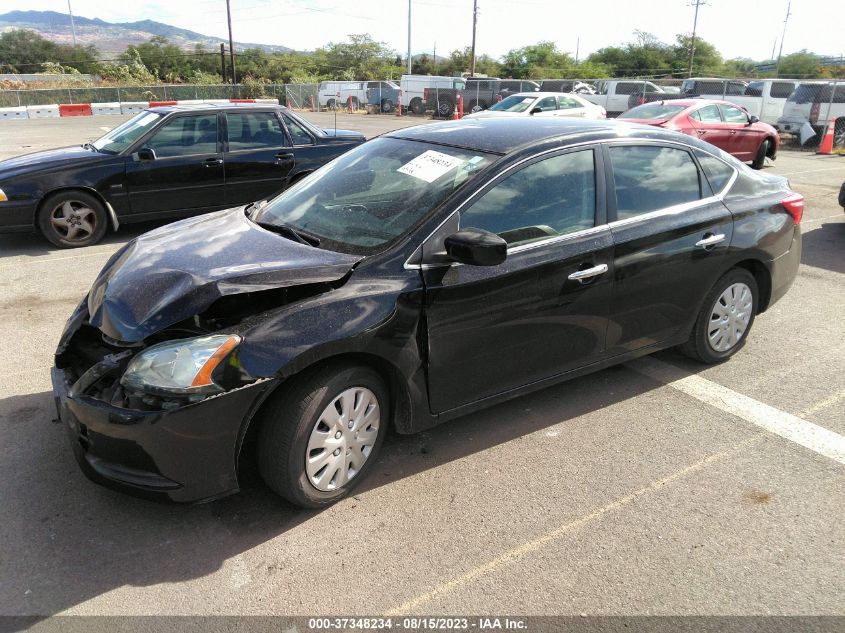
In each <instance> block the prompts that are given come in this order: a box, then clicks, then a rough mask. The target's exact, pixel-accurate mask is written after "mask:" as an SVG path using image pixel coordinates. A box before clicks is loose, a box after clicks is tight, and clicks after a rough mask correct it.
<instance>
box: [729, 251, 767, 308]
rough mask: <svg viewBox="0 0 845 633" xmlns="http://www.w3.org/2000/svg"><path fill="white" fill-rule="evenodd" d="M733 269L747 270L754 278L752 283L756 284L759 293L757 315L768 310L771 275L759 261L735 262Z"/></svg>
mask: <svg viewBox="0 0 845 633" xmlns="http://www.w3.org/2000/svg"><path fill="white" fill-rule="evenodd" d="M733 267H734V268H742V269H744V270H747V271H748V272H749V273H751V275H752V276H753V277H754V281H756V282H757V289H758V290H759V291H760V297H759V298H758V300H757V314H762V313H763V312H765V311H766V310H767V309H768V307H769V302H770V301H771V299H772V273H771V272H770V271H769V269H768V268H766V265H765V264H763V262H761V261H760V260H759V259H745V260H742V261H740V262H737V263H736V264H734V266H733Z"/></svg>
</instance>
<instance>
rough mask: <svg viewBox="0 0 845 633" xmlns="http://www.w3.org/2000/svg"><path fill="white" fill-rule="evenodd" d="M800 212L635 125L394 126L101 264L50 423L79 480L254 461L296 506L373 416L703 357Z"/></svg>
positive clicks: (59, 358)
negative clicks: (668, 356) (304, 173)
mask: <svg viewBox="0 0 845 633" xmlns="http://www.w3.org/2000/svg"><path fill="white" fill-rule="evenodd" d="M802 212H803V198H802V197H801V196H800V195H798V194H796V193H794V192H793V191H791V190H790V188H789V185H788V183H787V181H786V180H785V179H784V178H781V177H777V176H769V175H765V174H761V173H758V172H754V171H752V170H750V169H749V168H748V167H746V166H745V165H743V164H742V163H740V162H738V161H737V160H735V159H734V158H732V157H731V156H729V155H728V154H725V153H724V152H722V151H721V150H719V149H717V148H715V147H713V146H712V145H709V144H707V143H703V142H701V141H698V140H697V139H693V138H690V137H689V136H685V135H681V134H678V133H675V132H670V131H664V130H660V129H655V128H653V127H641V126H636V125H630V124H624V123H619V122H614V121H596V122H588V121H575V120H570V121H568V120H564V119H543V120H540V119H526V120H520V121H515V120H508V121H505V120H501V119H491V120H483V121H482V120H479V121H461V122H451V123H442V124H435V125H425V126H419V127H414V128H409V129H405V130H401V131H396V132H393V133H391V134H388V135H386V136H383V137H381V138H378V139H376V140H373V141H370V142H369V143H366V144H364V145H361V146H360V147H357V148H355V149H353V150H351V151H349V152H348V153H346V154H344V155H343V156H341V157H340V158H338V159H336V160H335V161H333V162H331V163H330V164H328V165H327V166H325V167H323V168H322V169H320V170H318V171H317V172H315V173H314V174H312V175H311V176H309V177H307V178H305V179H304V180H302V181H301V182H299V183H297V184H296V185H294V186H293V187H291V188H290V189H288V190H287V191H285V192H284V193H282V194H281V195H279V196H277V197H276V198H274V199H272V200H270V201H269V202H265V203H261V204H254V205H250V206H247V207H238V208H235V209H230V210H227V211H222V212H218V213H213V214H210V215H205V216H202V217H199V218H194V219H189V220H184V221H182V222H179V223H176V224H172V225H170V226H166V227H163V228H160V229H158V230H155V231H152V232H150V233H148V234H146V235H142V236H140V237H138V238H137V239H135V240H133V241H132V242H130V243H129V244H127V245H126V246H125V247H124V248H123V249H121V250H120V251H118V252H117V253H115V255H114V256H113V257H112V258H111V260H110V261H109V262H108V263H107V264H106V266H105V268H104V269H103V271H102V272H101V273H100V276H99V277H98V279H97V280H96V281H95V283H94V285H93V286H92V288H91V290H90V292H89V293H88V295H87V296H86V297H85V298H84V300H83V301H82V302H81V303H80V304H79V307H78V308H77V309H76V311H75V312H74V314H73V315H72V316H71V318H70V320H69V321H68V323H67V326H66V327H65V330H64V333H63V334H62V337H61V341H60V343H59V347H58V350H57V353H56V361H55V368H54V370H53V388H54V393H55V397H56V402H57V405H58V409H59V415H60V417H61V419H62V420H63V421H64V426H65V428H66V429H67V431H68V433H69V435H70V440H71V444H72V446H73V450H74V452H75V453H76V457H77V460H78V462H79V464H80V465H81V467H82V469H83V470H84V472H85V473H86V474H87V475H88V476H89V477H90V478H92V479H94V480H95V481H98V482H100V483H103V484H105V485H108V486H113V487H118V488H121V489H124V490H131V491H135V492H138V493H143V494H149V495H154V496H155V495H157V496H164V497H167V498H170V499H172V500H177V501H197V500H206V499H211V498H215V497H218V496H221V495H225V494H229V493H232V492H235V491H236V490H237V489H238V477H237V473H238V463H239V460H240V458H241V457H242V456H244V455H245V454H246V453H247V452H248V451H256V453H253V454H257V458H258V460H257V461H258V464H259V467H260V470H261V473H262V475H263V477H264V479H265V480H266V482H267V484H268V485H269V486H270V487H271V488H272V489H273V490H275V491H277V492H278V493H279V494H281V495H283V496H284V497H286V498H287V499H289V500H291V501H292V502H294V503H296V504H299V505H302V506H306V507H319V506H322V505H325V504H327V503H330V502H332V501H335V500H336V499H338V498H340V497H342V496H343V495H345V494H347V493H348V492H349V489H350V487H351V486H353V485H354V484H357V483H358V482H359V481H360V480H361V479H363V478H364V476H365V475H366V473H367V471H368V470H369V469H371V468H372V464H373V461H374V459H375V457H376V454H377V453H378V451H379V446H380V444H381V443H382V440H383V439H384V436H385V433H386V432H387V429H388V427H393V428H394V429H395V430H397V431H398V432H400V433H411V432H415V431H419V430H422V429H426V428H429V427H431V426H433V425H435V424H438V423H440V422H443V421H445V420H449V419H451V418H455V417H457V416H460V415H462V414H465V413H468V412H470V411H474V410H477V409H480V408H483V407H488V406H490V405H493V404H496V403H498V402H501V401H503V400H506V399H508V398H513V397H515V396H518V395H520V394H524V393H527V392H530V391H532V390H535V389H538V388H542V387H545V386H547V385H551V384H553V383H556V382H558V381H561V380H566V379H568V378H572V377H574V376H578V375H582V374H584V373H587V372H592V371H596V370H598V369H601V368H603V367H607V366H609V365H613V364H616V363H620V362H624V361H626V360H629V359H632V358H635V357H637V356H641V355H644V354H649V353H651V352H654V351H656V350H660V349H663V348H667V347H671V346H680V348H681V349H682V350H683V351H684V352H685V353H687V354H688V355H690V356H692V357H694V358H697V359H699V360H701V361H703V362H706V363H715V362H720V361H723V360H725V359H727V358H729V357H730V356H731V355H733V354H734V353H735V352H737V351H738V350H739V349H740V348H741V347H742V346H743V345H744V343H745V341H746V339H747V337H748V334H749V331H750V330H751V326H752V324H753V322H754V319H755V317H756V316H757V315H759V314H760V313H762V312H764V311H765V310H767V309H768V308H769V307H770V306H771V305H772V304H773V303H775V302H776V301H777V300H778V299H780V298H781V297H782V296H783V295H784V293H785V292H786V291H787V289H788V288H789V287H790V285H791V284H792V282H793V280H794V278H795V275H796V272H797V270H798V263H799V260H800V256H801V229H800V224H799V223H800V221H801V216H802ZM784 336H791V332H784Z"/></svg>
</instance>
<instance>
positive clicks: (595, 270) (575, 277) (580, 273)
mask: <svg viewBox="0 0 845 633" xmlns="http://www.w3.org/2000/svg"><path fill="white" fill-rule="evenodd" d="M606 272H607V264H599V265H598V266H593V267H592V268H587V269H586V270H576V271H575V272H574V273H572V274H570V275H569V277H568V279H571V280H572V281H584V280H585V279H592V278H593V277H596V276H598V275H603V274H604V273H606Z"/></svg>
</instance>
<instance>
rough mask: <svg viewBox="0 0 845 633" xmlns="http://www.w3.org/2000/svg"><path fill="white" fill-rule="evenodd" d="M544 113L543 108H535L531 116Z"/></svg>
mask: <svg viewBox="0 0 845 633" xmlns="http://www.w3.org/2000/svg"><path fill="white" fill-rule="evenodd" d="M542 111H543V110H542V109H541V108H534V109H533V110H531V114H532V115H534V114H537V113H538V112H542Z"/></svg>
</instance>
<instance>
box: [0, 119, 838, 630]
mask: <svg viewBox="0 0 845 633" xmlns="http://www.w3.org/2000/svg"><path fill="white" fill-rule="evenodd" d="M305 116H306V117H307V118H309V119H311V120H313V121H314V122H315V123H316V124H318V125H320V126H323V127H329V126H332V125H334V118H333V116H332V115H330V114H319V115H312V114H306V115H305ZM124 118H125V117H95V118H91V117H89V118H78V119H46V120H33V121H3V122H0V159H2V158H8V157H10V156H14V155H17V154H21V153H25V152H28V151H35V150H37V149H43V148H47V147H56V146H60V145H67V144H72V143H80V142H84V141H86V140H88V139H91V138H94V137H96V136H99V135H100V134H101V133H102V132H103V131H104V129H107V128H110V127H113V126H115V125H117V124H118V123H119V122H120V121H122V120H123V119H124ZM420 122H421V121H420V119H414V118H408V117H402V118H399V117H395V116H364V115H345V114H340V115H338V116H337V124H338V126H339V127H345V128H350V129H359V130H361V131H363V132H364V133H366V134H367V135H368V136H373V135H376V134H379V133H381V132H385V131H388V130H390V129H394V128H395V127H401V126H404V125H411V124H417V123H420ZM101 128H102V129H101ZM766 169H767V171H769V172H772V173H779V174H784V175H787V176H788V177H789V178H790V181H791V183H792V185H793V187H794V188H795V189H796V190H797V191H799V192H801V193H802V194H804V196H805V197H806V211H805V214H804V220H803V222H802V227H803V230H804V250H803V259H802V266H801V268H800V271H799V276H798V278H797V279H796V282H795V285H794V286H793V288H792V290H791V291H790V292H789V293H788V294H787V295H786V297H785V298H784V299H783V300H781V301H780V302H779V303H778V304H776V305H775V306H774V307H773V308H772V309H771V310H770V311H769V312H767V313H765V314H764V315H762V316H761V317H759V318H758V319H757V320H756V321H755V323H754V329H753V330H752V332H751V335H750V339H749V341H748V344H747V345H746V347H745V349H744V350H742V351H741V352H740V353H739V354H738V355H737V356H736V357H734V358H733V359H732V360H731V361H729V362H727V363H725V364H722V365H718V366H711V367H705V366H702V365H699V364H696V363H694V362H692V361H689V360H688V359H685V358H684V357H682V356H680V355H678V354H677V353H675V352H671V351H670V352H662V353H660V354H657V355H656V356H654V357H648V358H646V359H641V360H638V361H635V362H632V363H629V364H626V365H622V366H619V367H615V368H612V369H608V370H605V371H602V372H600V373H596V374H593V375H590V376H586V377H583V378H579V379H577V380H573V381H571V382H568V383H565V384H562V385H559V386H557V387H554V388H550V389H547V390H545V391H541V392H538V393H535V394H532V395H530V396H526V397H523V398H520V399H517V400H513V401H511V402H509V403H506V404H504V405H501V406H499V407H497V408H494V409H492V410H488V411H484V412H481V413H477V414H474V415H470V416H468V417H465V418H462V419H459V420H456V421H454V422H451V423H447V424H446V425H443V426H440V427H438V428H435V429H434V430H432V431H429V432H426V433H423V434H420V435H416V436H396V435H394V436H391V437H389V438H388V441H387V443H386V445H385V448H384V451H383V454H382V457H381V460H380V462H379V464H378V468H377V469H374V470H373V473H372V476H371V477H370V479H368V480H367V481H366V482H365V483H364V484H363V485H362V487H360V488H359V489H358V490H357V492H356V494H355V496H354V497H351V498H348V499H346V500H344V501H342V502H340V503H338V504H337V505H335V506H333V507H331V508H328V509H326V510H324V511H321V512H306V511H300V510H296V509H294V508H292V507H291V506H289V505H287V504H286V503H284V502H282V501H280V500H279V499H278V498H276V497H274V496H273V495H272V494H271V493H270V492H269V491H268V490H267V489H266V488H264V487H263V485H262V484H261V483H260V481H258V480H257V479H250V480H248V481H247V482H246V485H245V486H244V489H243V491H242V492H241V493H240V494H238V495H236V496H233V497H229V498H226V499H223V500H221V501H217V502H214V503H210V504H206V505H199V506H176V505H166V504H158V503H152V502H147V501H142V500H138V499H134V498H131V497H128V496H125V495H122V494H119V493H116V492H112V491H109V490H106V489H103V488H101V487H99V486H96V485H94V484H92V483H89V482H88V481H87V480H86V479H85V478H84V477H83V475H82V474H81V472H80V471H79V469H78V468H77V466H76V463H75V462H74V460H73V457H72V455H71V451H70V450H69V447H68V446H67V439H66V436H65V433H64V430H63V429H62V428H61V427H60V426H58V425H55V424H52V423H51V420H52V419H53V418H54V417H55V410H54V407H53V402H52V398H51V393H50V376H49V367H50V365H51V363H52V353H53V350H54V348H55V345H56V342H57V340H58V337H59V334H60V332H61V329H62V326H63V324H64V322H65V320H66V319H67V317H68V316H69V315H70V313H71V311H72V310H73V308H74V306H75V305H76V303H77V302H78V300H79V298H80V297H81V296H82V295H83V294H84V293H85V292H86V291H87V289H88V287H89V285H90V284H91V282H92V281H93V279H94V277H95V275H96V273H97V272H98V271H99V269H100V268H101V266H102V265H103V264H104V263H105V262H106V260H107V259H108V257H109V255H110V254H111V253H112V252H114V251H115V250H116V249H117V248H118V247H119V245H120V244H122V243H124V242H125V241H127V240H129V239H131V238H132V237H134V236H135V235H137V234H138V233H139V232H141V231H142V230H146V229H148V228H151V226H154V225H145V226H143V227H131V228H121V229H120V231H118V232H117V233H116V234H113V235H110V236H109V237H108V238H107V239H106V240H105V241H104V242H103V243H101V244H99V245H96V246H93V247H90V248H86V249H82V250H77V251H61V250H55V249H53V248H52V247H51V246H49V245H48V244H47V243H46V242H44V241H42V240H41V239H39V238H37V237H35V236H27V235H15V236H0V358H2V359H4V361H5V362H4V364H3V366H2V367H0V429H2V433H0V455H2V459H0V543H2V545H0V615H39V616H50V615H54V614H84V615H139V614H168V615H171V614H172V615H177V614H207V615H219V614H286V615H290V614H302V615H314V614H326V615H349V614H371V615H377V614H395V615H401V614H489V613H500V614H501V613H513V614H521V615H531V614H534V615H540V614H565V615H579V614H590V615H596V614H601V615H615V614H619V615H663V614H674V615H715V614H719V615H845V607H843V605H845V593H844V592H843V586H845V578H843V569H845V522H843V520H842V516H843V512H842V509H843V508H845V437H843V435H845V361H843V358H845V328H844V327H843V314H845V292H843V287H845V286H843V284H845V254H844V252H845V213H843V210H842V208H841V207H839V206H838V205H837V203H836V194H837V192H838V189H839V186H840V184H841V183H842V181H843V180H845V157H840V156H832V157H828V156H817V155H814V154H808V153H798V152H782V153H781V155H780V156H779V158H778V159H777V161H776V163H775V164H774V165H770V166H768V167H767V168H766Z"/></svg>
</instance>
